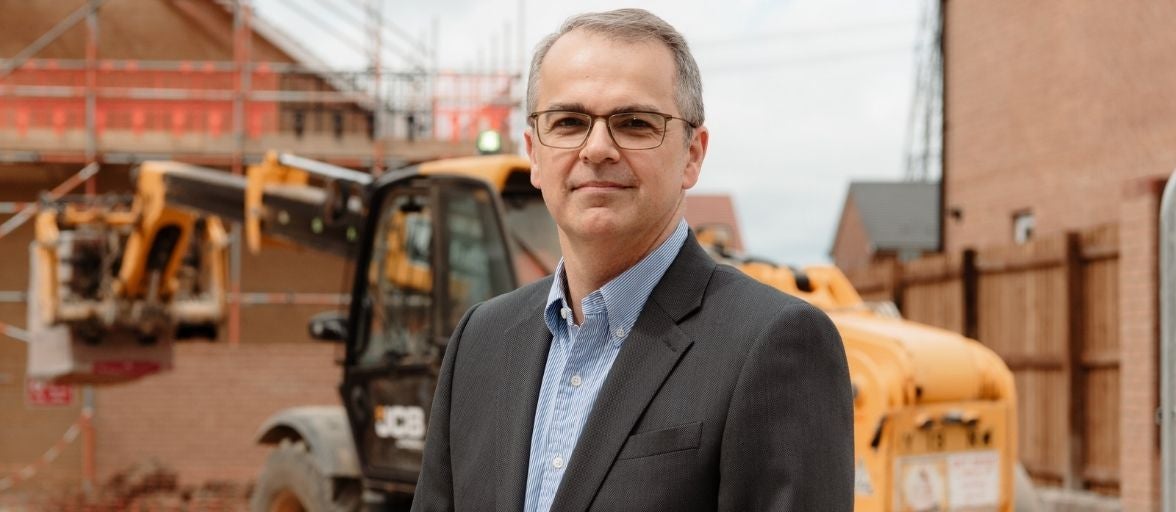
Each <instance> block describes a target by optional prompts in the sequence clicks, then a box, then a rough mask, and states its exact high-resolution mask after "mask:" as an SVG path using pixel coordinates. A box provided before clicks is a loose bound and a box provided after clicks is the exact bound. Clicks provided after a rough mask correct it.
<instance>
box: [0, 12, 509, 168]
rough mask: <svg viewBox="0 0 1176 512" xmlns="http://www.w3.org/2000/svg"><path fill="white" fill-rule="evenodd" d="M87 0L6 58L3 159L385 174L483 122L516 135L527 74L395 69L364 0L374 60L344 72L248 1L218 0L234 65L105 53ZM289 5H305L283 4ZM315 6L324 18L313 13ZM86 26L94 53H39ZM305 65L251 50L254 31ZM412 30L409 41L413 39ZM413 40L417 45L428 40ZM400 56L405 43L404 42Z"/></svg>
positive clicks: (470, 134) (423, 65) (375, 15)
mask: <svg viewBox="0 0 1176 512" xmlns="http://www.w3.org/2000/svg"><path fill="white" fill-rule="evenodd" d="M105 2H106V0H86V2H85V4H84V5H82V6H81V7H79V8H78V9H77V10H75V11H74V12H73V13H71V14H70V15H69V16H67V17H65V18H63V19H62V20H61V21H60V22H59V23H58V24H57V25H55V26H54V27H53V28H52V29H51V30H49V31H48V32H46V33H45V34H44V35H42V37H40V38H38V39H37V40H36V41H34V42H33V43H32V44H30V45H29V46H27V47H26V48H25V49H24V50H22V51H21V52H19V53H18V54H17V55H16V56H14V57H12V58H8V59H0V148H2V149H0V161H9V162H13V161H15V162H68V163H78V164H82V165H85V164H88V163H91V162H96V161H104V162H110V163H131V162H135V161H141V160H143V159H148V158H158V157H167V158H177V159H178V158H182V159H185V160H188V161H193V162H198V163H202V164H206V165H219V166H224V167H226V168H231V169H234V170H239V169H240V166H241V165H243V163H245V162H248V161H254V160H257V159H259V158H260V156H261V155H262V154H264V152H265V151H266V150H267V149H274V148H278V149H289V150H297V151H298V152H299V153H300V154H305V155H307V156H310V157H314V158H316V159H320V160H325V161H330V162H332V163H336V164H340V165H347V166H351V167H359V168H367V169H371V170H373V171H375V172H378V171H379V170H380V169H384V168H387V167H391V166H397V165H401V164H403V163H405V162H411V161H419V160H425V159H431V158H438V157H444V156H459V155H465V154H470V153H472V152H474V144H473V141H474V139H475V138H476V136H477V133H478V132H480V131H481V130H486V129H494V130H509V129H510V126H509V120H510V114H511V111H512V109H514V108H517V106H518V104H519V102H518V100H517V99H516V95H515V91H516V90H518V81H519V74H518V73H510V72H508V71H505V70H503V69H496V70H481V71H478V72H453V71H442V70H439V69H438V68H437V66H436V62H435V61H436V58H435V55H434V56H433V58H432V59H431V61H432V62H429V59H419V58H418V59H416V60H411V61H410V60H406V62H411V63H412V64H411V65H409V66H408V67H407V69H392V68H390V67H389V66H387V65H385V64H384V62H383V61H384V60H385V58H386V55H385V54H386V53H387V52H388V51H390V50H388V49H389V48H395V47H394V46H392V45H391V44H390V41H389V39H391V38H390V37H386V35H388V34H390V33H392V34H395V33H396V32H392V31H391V29H389V28H388V27H387V26H386V25H384V23H383V21H382V20H383V18H384V16H383V13H382V12H380V10H379V8H378V4H377V3H376V2H373V1H371V0H369V1H368V2H367V4H366V6H365V8H366V9H368V11H367V14H368V16H367V18H368V20H367V21H356V20H351V21H354V22H356V23H366V24H367V25H368V26H367V27H366V31H365V30H354V31H351V30H347V31H344V32H349V33H364V32H367V34H368V36H369V38H370V40H371V41H370V51H369V52H368V57H369V59H370V61H371V62H370V66H368V67H366V68H364V69H359V70H340V69H335V68H332V67H330V66H327V65H325V64H323V63H321V62H319V61H318V60H317V59H316V58H315V57H314V56H313V54H311V53H310V52H308V51H306V50H305V49H304V48H302V47H301V46H300V45H299V43H298V42H297V41H295V40H293V39H291V38H289V36H287V35H285V34H284V33H282V32H281V31H280V30H278V29H277V28H275V27H274V26H272V25H270V24H268V23H266V22H265V21H264V20H260V19H256V18H254V16H253V9H252V7H251V6H250V4H249V3H248V2H245V1H232V2H210V3H211V4H212V5H215V6H220V7H221V8H224V9H226V10H228V11H229V12H231V13H232V19H233V24H232V30H233V34H232V41H233V60H231V61H210V60H205V61H195V60H139V59H108V58H101V56H99V55H98V50H97V47H98V33H97V16H98V13H99V10H100V8H101V6H102V4H103V3H105ZM286 5H288V6H295V5H298V4H297V3H289V4H286ZM307 15H311V16H312V15H313V13H307ZM81 20H85V21H86V23H85V24H86V27H87V32H86V34H87V37H86V45H85V55H84V58H76V59H47V58H35V56H36V54H37V52H38V51H40V50H41V49H42V48H44V47H45V46H46V45H47V44H49V43H50V42H52V40H53V39H54V38H56V37H59V36H60V35H61V34H63V33H65V32H66V31H67V30H68V29H70V28H71V27H73V26H74V25H76V24H78V23H80V22H81ZM255 34H256V35H258V36H260V37H264V38H265V39H266V40H267V41H269V42H271V43H274V44H275V46H277V47H279V48H281V49H282V50H283V51H284V52H285V53H286V54H288V55H289V56H290V57H291V58H292V60H294V61H295V62H272V61H259V60H256V59H254V58H253V55H252V48H251V44H250V41H251V40H252V38H253V36H254V35H255ZM401 39H407V36H404V35H402V37H401ZM410 46H412V47H413V48H414V49H415V51H416V52H417V53H418V54H419V53H421V52H422V51H426V50H427V48H425V46H424V44H423V43H420V42H416V43H414V44H413V45H410ZM397 51H398V52H401V53H403V52H404V50H402V49H401V50H397Z"/></svg>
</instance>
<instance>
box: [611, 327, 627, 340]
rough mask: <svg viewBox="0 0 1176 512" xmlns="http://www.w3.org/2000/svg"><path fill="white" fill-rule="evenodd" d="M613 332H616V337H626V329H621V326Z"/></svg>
mask: <svg viewBox="0 0 1176 512" xmlns="http://www.w3.org/2000/svg"><path fill="white" fill-rule="evenodd" d="M613 334H615V335H616V337H618V338H624V337H625V330H624V329H621V328H617V330H615V331H613Z"/></svg>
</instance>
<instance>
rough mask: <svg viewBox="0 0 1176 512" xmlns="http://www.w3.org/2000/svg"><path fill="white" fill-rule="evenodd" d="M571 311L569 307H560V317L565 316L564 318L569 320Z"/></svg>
mask: <svg viewBox="0 0 1176 512" xmlns="http://www.w3.org/2000/svg"><path fill="white" fill-rule="evenodd" d="M569 312H570V310H569V309H568V308H563V309H560V310H559V317H560V318H563V319H564V320H567V319H568V313H569Z"/></svg>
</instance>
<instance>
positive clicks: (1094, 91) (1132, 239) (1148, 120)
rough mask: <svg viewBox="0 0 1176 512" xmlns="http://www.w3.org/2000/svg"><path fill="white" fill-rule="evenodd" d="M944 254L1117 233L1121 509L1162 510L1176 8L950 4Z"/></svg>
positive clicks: (965, 0) (990, 0) (1002, 0)
mask: <svg viewBox="0 0 1176 512" xmlns="http://www.w3.org/2000/svg"><path fill="white" fill-rule="evenodd" d="M941 5H942V8H943V9H944V14H945V22H944V49H945V50H944V52H945V53H944V61H945V100H944V102H945V111H946V113H945V116H946V122H945V140H944V144H945V160H944V175H943V184H944V191H943V194H944V210H945V216H944V230H943V235H944V248H945V250H946V251H947V252H948V253H951V254H954V253H958V252H960V251H962V250H963V249H965V248H972V247H988V246H999V245H1010V244H1013V243H1015V242H1017V241H1020V240H1024V239H1032V238H1033V237H1041V236H1047V235H1050V234H1057V233H1062V232H1065V231H1082V230H1088V229H1091V228H1095V227H1099V226H1106V225H1112V226H1115V227H1117V232H1118V244H1119V258H1120V260H1119V269H1120V270H1119V275H1118V279H1119V285H1118V297H1119V298H1118V311H1117V315H1118V322H1117V324H1118V326H1119V327H1118V343H1119V352H1118V355H1117V357H1118V359H1117V361H1118V364H1120V375H1121V379H1120V381H1119V382H1116V383H1114V385H1115V386H1116V387H1117V389H1118V393H1119V396H1120V404H1121V406H1120V410H1118V411H1100V412H1099V414H1108V415H1118V417H1119V423H1118V426H1119V438H1120V443H1119V446H1118V453H1119V461H1120V463H1119V465H1118V467H1119V469H1118V474H1117V475H1115V476H1116V477H1117V478H1118V480H1119V482H1120V488H1119V492H1120V495H1121V503H1122V506H1123V510H1128V511H1153V510H1159V509H1160V508H1159V507H1160V502H1159V492H1160V491H1159V488H1158V476H1159V471H1160V468H1159V436H1158V430H1157V426H1156V422H1155V411H1156V407H1157V405H1158V392H1159V376H1158V369H1157V363H1156V361H1157V360H1158V358H1159V341H1158V340H1159V334H1158V333H1159V320H1158V312H1157V308H1158V296H1159V290H1158V288H1157V284H1156V283H1157V282H1158V271H1157V265H1158V264H1157V261H1158V245H1157V231H1158V207H1159V195H1160V191H1161V189H1162V186H1163V184H1164V182H1165V180H1166V179H1167V177H1168V176H1169V175H1170V174H1171V173H1172V172H1173V170H1174V169H1176V142H1174V141H1176V51H1173V49H1174V48H1176V31H1174V30H1173V26H1174V24H1176V3H1172V2H1153V1H1148V0H1128V1H1123V2H1064V1H1061V0H1051V1H1044V2H1022V1H1017V0H985V1H969V0H945V1H943V2H942V3H941Z"/></svg>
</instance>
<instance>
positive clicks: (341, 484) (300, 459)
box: [249, 439, 362, 512]
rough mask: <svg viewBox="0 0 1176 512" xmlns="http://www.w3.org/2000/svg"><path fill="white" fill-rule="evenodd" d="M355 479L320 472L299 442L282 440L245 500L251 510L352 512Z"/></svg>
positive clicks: (356, 486) (359, 492) (357, 496)
mask: <svg viewBox="0 0 1176 512" xmlns="http://www.w3.org/2000/svg"><path fill="white" fill-rule="evenodd" d="M361 495H362V490H361V488H360V485H359V482H358V481H355V480H350V479H333V478H331V477H328V476H326V475H323V474H322V472H321V471H319V468H318V466H317V465H315V462H314V458H313V457H312V456H311V454H310V452H309V451H308V450H307V447H306V443H304V442H303V441H300V440H299V441H291V440H289V439H283V440H282V442H281V444H279V445H278V446H277V448H274V451H272V452H270V456H269V458H268V459H266V461H265V468H263V469H262V470H261V475H260V476H258V477H257V485H255V486H254V487H253V496H252V497H251V498H250V500H249V510H251V511H252V512H355V511H358V510H359V508H360V499H361Z"/></svg>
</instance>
